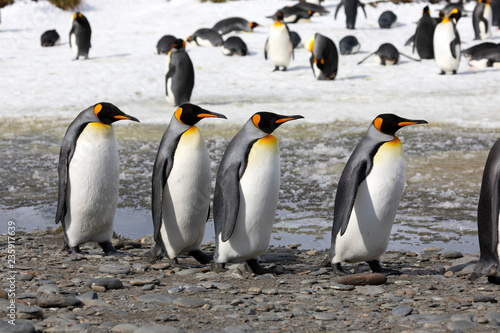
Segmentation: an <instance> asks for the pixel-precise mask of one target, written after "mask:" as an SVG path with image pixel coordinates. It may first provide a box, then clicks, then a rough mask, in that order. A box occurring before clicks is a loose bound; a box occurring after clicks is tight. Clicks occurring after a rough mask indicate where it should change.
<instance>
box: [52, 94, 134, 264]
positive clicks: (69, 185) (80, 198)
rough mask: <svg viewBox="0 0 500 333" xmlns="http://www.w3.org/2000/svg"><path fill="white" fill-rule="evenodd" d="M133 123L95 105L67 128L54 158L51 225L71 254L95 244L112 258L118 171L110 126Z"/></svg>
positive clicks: (106, 107) (111, 107)
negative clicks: (56, 190) (56, 195)
mask: <svg viewBox="0 0 500 333" xmlns="http://www.w3.org/2000/svg"><path fill="white" fill-rule="evenodd" d="M119 120H132V121H136V122H139V120H138V119H137V118H134V117H132V116H129V115H127V114H125V113H123V112H122V111H121V110H120V109H118V108H117V107H116V106H115V105H113V104H111V103H105V102H103V103H98V104H95V105H93V106H91V107H89V108H87V109H85V110H83V111H82V112H80V114H79V115H78V116H77V117H76V118H75V120H73V122H72V123H71V125H69V127H68V129H67V131H66V134H65V135H64V139H63V142H62V146H61V151H60V155H59V167H58V173H59V198H58V201H57V213H56V224H57V223H59V222H60V223H61V224H62V226H63V229H64V242H65V244H66V245H67V246H68V247H69V249H70V250H71V252H72V253H79V252H80V247H79V246H80V244H83V243H86V242H97V243H99V245H100V246H101V247H102V249H103V251H104V253H106V254H111V253H116V252H117V251H116V249H115V248H114V247H113V245H112V244H111V238H112V236H113V219H114V216H115V211H116V205H117V202H118V183H119V179H120V168H119V163H120V162H119V158H118V150H117V148H116V139H115V135H114V131H113V127H112V124H113V123H114V122H116V121H119Z"/></svg>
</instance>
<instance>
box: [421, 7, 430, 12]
mask: <svg viewBox="0 0 500 333" xmlns="http://www.w3.org/2000/svg"><path fill="white" fill-rule="evenodd" d="M430 13H431V11H430V10H429V6H425V7H424V10H423V11H422V14H430Z"/></svg>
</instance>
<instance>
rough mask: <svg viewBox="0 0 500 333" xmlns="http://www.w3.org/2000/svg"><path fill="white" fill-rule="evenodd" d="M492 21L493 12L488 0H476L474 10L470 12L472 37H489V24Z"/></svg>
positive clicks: (490, 24)
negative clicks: (472, 29)
mask: <svg viewBox="0 0 500 333" xmlns="http://www.w3.org/2000/svg"><path fill="white" fill-rule="evenodd" d="M492 22H493V12H492V10H491V5H490V0H477V3H476V6H475V7H474V12H473V13H472V26H473V28H474V36H475V38H474V39H481V40H483V39H486V38H489V37H491V26H492Z"/></svg>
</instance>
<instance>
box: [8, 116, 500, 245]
mask: <svg viewBox="0 0 500 333" xmlns="http://www.w3.org/2000/svg"><path fill="white" fill-rule="evenodd" d="M70 122H71V120H69V119H62V120H48V121H41V120H38V119H29V118H25V119H5V120H4V121H3V122H1V123H0V140H1V143H2V144H1V145H0V155H1V156H2V158H1V160H0V178H1V179H2V183H3V184H4V186H2V187H1V188H0V195H1V196H2V198H3V200H2V204H1V205H2V206H1V211H0V232H5V231H6V222H7V221H8V220H14V221H16V225H17V226H18V228H25V229H26V230H27V231H29V230H32V229H33V228H38V229H43V228H47V227H52V228H54V227H56V225H55V224H54V222H53V221H54V214H55V209H56V202H57V182H58V179H57V163H58V154H59V148H60V143H61V140H62V138H63V136H64V132H65V129H66V128H67V126H68V125H69V123H70ZM208 123H209V122H206V124H200V126H199V127H200V130H201V131H202V133H203V135H204V137H205V139H206V142H207V147H208V150H209V154H210V157H211V159H212V175H215V173H216V169H217V166H218V161H219V160H220V158H221V156H222V154H223V152H224V149H225V147H226V145H227V143H228V142H229V140H230V138H231V137H232V136H233V135H234V134H235V133H236V132H237V131H238V130H239V126H236V125H228V124H223V123H217V124H216V125H213V123H210V124H208ZM165 128H166V125H165V124H161V125H152V124H146V125H145V124H132V123H130V124H118V125H116V126H115V133H116V136H117V140H118V145H119V150H120V160H121V175H120V182H121V183H120V185H121V186H120V199H119V204H118V210H117V215H116V218H115V231H116V232H117V233H118V234H120V235H124V236H128V237H131V238H137V237H141V236H144V235H148V234H151V233H152V229H153V228H152V222H151V217H150V205H151V197H150V182H151V173H152V167H153V162H154V158H155V155H156V151H157V148H158V144H159V141H160V138H161V136H162V134H163V131H164V130H165ZM366 128H367V124H357V123H350V122H338V123H335V124H310V123H306V122H302V123H299V122H297V123H296V124H292V123H290V124H287V125H286V126H282V127H280V128H279V129H278V130H277V131H276V132H275V135H276V136H277V137H278V139H279V141H280V151H281V190H280V202H279V205H278V211H277V215H276V222H275V228H274V232H273V235H272V240H271V244H274V245H287V244H292V243H300V244H302V247H303V248H318V249H323V248H328V247H329V244H330V239H331V236H330V233H331V223H332V217H333V202H334V194H335V189H336V185H337V181H338V179H339V177H340V174H341V172H342V169H343V167H344V165H345V162H346V161H347V159H348V157H349V155H350V154H351V152H352V150H353V149H354V147H355V145H356V144H357V142H358V141H359V139H360V137H361V136H362V135H363V133H364V132H365V131H366ZM14 133H15V134H14ZM399 134H400V135H399V137H400V139H401V141H402V142H403V146H404V147H405V153H406V159H407V175H406V176H407V177H406V183H407V184H406V187H405V191H404V195H403V199H402V201H401V204H400V208H399V211H398V214H397V216H396V221H395V225H394V227H393V232H392V236H391V242H390V245H389V249H396V250H408V251H419V250H422V249H423V248H425V247H428V246H439V247H443V248H446V249H456V250H461V251H464V252H469V253H470V252H476V251H478V245H477V230H476V207H477V201H478V197H479V188H480V182H481V177H482V169H483V167H484V162H485V160H486V156H487V154H488V151H489V149H490V148H491V146H492V145H493V143H494V142H495V141H496V139H497V135H496V134H495V131H494V130H490V129H481V130H477V129H470V128H458V127H452V126H449V125H440V124H430V125H420V126H413V127H408V128H405V129H403V130H401V131H400V133H399ZM210 240H213V223H212V219H211V218H210V220H209V223H208V224H207V232H206V236H205V241H210Z"/></svg>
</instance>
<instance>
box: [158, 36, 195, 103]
mask: <svg viewBox="0 0 500 333" xmlns="http://www.w3.org/2000/svg"><path fill="white" fill-rule="evenodd" d="M185 48H186V42H185V41H183V40H182V39H176V40H175V42H174V43H173V44H172V49H171V50H170V52H169V53H168V60H167V61H168V72H167V74H166V75H165V88H166V94H167V101H168V102H170V104H172V105H174V106H178V105H181V104H184V103H187V102H189V100H190V99H191V93H192V92H193V87H194V67H193V63H192V62H191V58H189V55H188V54H187V53H186V50H185Z"/></svg>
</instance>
